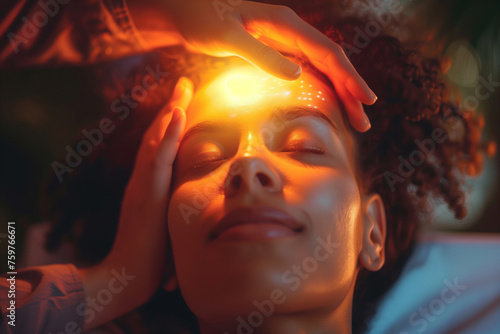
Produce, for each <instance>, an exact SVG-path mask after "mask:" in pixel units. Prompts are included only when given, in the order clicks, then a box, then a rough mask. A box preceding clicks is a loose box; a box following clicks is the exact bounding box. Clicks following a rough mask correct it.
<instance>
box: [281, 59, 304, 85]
mask: <svg viewBox="0 0 500 334" xmlns="http://www.w3.org/2000/svg"><path fill="white" fill-rule="evenodd" d="M278 69H279V71H280V72H281V73H282V74H283V75H284V76H285V78H286V79H287V80H296V79H298V78H299V77H300V74H301V73H302V67H301V66H300V65H297V64H295V63H294V62H292V61H290V60H288V59H286V58H285V59H283V60H281V62H280V63H279V65H278Z"/></svg>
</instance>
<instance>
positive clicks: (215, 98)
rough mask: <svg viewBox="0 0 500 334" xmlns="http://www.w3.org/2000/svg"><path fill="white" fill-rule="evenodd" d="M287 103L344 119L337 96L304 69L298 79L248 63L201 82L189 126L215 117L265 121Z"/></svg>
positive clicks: (191, 105)
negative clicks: (285, 78)
mask: <svg viewBox="0 0 500 334" xmlns="http://www.w3.org/2000/svg"><path fill="white" fill-rule="evenodd" d="M285 106H303V107H308V108H314V109H317V110H319V111H321V112H323V113H325V114H326V115H327V116H329V117H330V118H331V119H332V120H333V121H334V122H335V123H337V124H339V123H340V122H341V115H340V108H339V104H338V100H337V98H336V95H335V94H334V93H333V91H332V89H331V88H330V87H329V86H327V85H326V84H325V83H324V82H322V81H321V80H320V79H319V78H317V77H316V76H315V75H313V74H311V73H309V72H306V71H304V72H303V74H302V75H301V77H300V78H299V79H297V80H295V81H288V80H281V79H278V78H275V77H273V76H271V75H269V74H267V73H265V72H264V71H262V70H260V69H258V68H257V67H255V66H253V65H251V64H245V65H238V66H232V67H227V68H225V69H224V70H222V71H220V73H219V74H218V75H217V76H215V77H214V78H213V79H212V80H210V81H209V82H204V83H202V85H201V86H200V87H199V88H198V89H197V91H196V92H195V95H194V96H193V100H192V102H191V104H190V107H189V109H188V112H187V126H186V127H187V128H189V127H191V126H193V125H195V124H197V123H200V122H204V121H215V120H217V121H223V120H228V121H230V120H234V121H242V122H246V121H250V120H251V121H254V122H255V121H259V120H266V119H268V118H269V117H270V116H271V115H272V112H273V111H274V110H276V109H279V108H282V107H285Z"/></svg>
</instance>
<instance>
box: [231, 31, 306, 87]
mask: <svg viewBox="0 0 500 334" xmlns="http://www.w3.org/2000/svg"><path fill="white" fill-rule="evenodd" d="M225 41H226V43H227V44H226V45H225V48H226V49H227V51H229V52H231V53H233V54H234V55H236V56H239V57H241V58H243V59H245V60H247V61H248V62H250V63H252V64H254V65H255V66H257V67H259V68H261V69H262V70H264V71H266V72H267V73H269V74H271V75H273V76H275V77H278V78H281V79H285V80H295V79H297V78H298V77H299V76H300V73H301V72H302V69H301V67H300V66H299V65H297V64H295V63H294V62H292V61H290V60H288V59H287V58H286V57H284V56H283V55H282V54H281V53H279V52H278V51H276V50H275V49H274V48H272V47H270V46H268V45H266V44H264V43H262V42H261V41H259V40H257V39H255V38H254V37H253V36H252V35H251V34H250V33H249V32H247V31H246V30H245V29H244V28H243V27H241V26H237V27H236V28H235V29H234V30H233V31H232V32H231V33H230V34H229V36H226V39H225Z"/></svg>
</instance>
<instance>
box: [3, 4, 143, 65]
mask: <svg viewBox="0 0 500 334" xmlns="http://www.w3.org/2000/svg"><path fill="white" fill-rule="evenodd" d="M145 45H146V44H145V42H144V40H143V39H142V37H141V35H140V34H139V32H138V31H137V29H136V27H135V25H134V24H133V21H132V19H131V16H130V13H129V11H128V8H127V6H126V4H125V0H86V1H81V0H4V1H1V2H0V67H1V68H16V67H26V66H33V65H42V64H43V65H45V66H60V65H84V64H89V63H95V62H98V61H103V60H110V59H116V58H121V57H125V56H129V55H133V54H138V53H141V52H144V51H146V48H145Z"/></svg>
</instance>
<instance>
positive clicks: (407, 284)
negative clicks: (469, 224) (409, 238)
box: [367, 234, 500, 334]
mask: <svg viewBox="0 0 500 334" xmlns="http://www.w3.org/2000/svg"><path fill="white" fill-rule="evenodd" d="M450 286H452V287H453V288H450ZM367 333H368V334H393V333H394V334H414V333H426V334H451V333H453V334H469V333H470V334H481V333H486V334H500V235H474V234H451V235H424V237H423V238H422V240H421V241H420V242H419V244H418V246H417V248H416V249H415V253H414V254H413V256H412V257H411V258H410V260H409V262H408V264H407V266H406V268H405V269H404V272H403V274H402V276H401V277H400V279H399V280H398V281H397V282H396V284H395V285H394V286H393V287H392V288H391V290H390V291H389V292H388V294H387V295H386V296H385V298H384V300H383V301H382V302H381V304H380V305H379V308H378V310H377V313H376V315H375V317H374V318H373V321H372V325H371V327H370V329H369V330H368V332H367Z"/></svg>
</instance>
